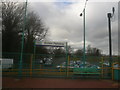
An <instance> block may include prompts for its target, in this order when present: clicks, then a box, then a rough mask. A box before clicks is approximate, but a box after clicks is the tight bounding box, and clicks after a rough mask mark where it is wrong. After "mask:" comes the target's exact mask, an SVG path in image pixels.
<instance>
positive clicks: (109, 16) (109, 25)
mask: <svg viewBox="0 0 120 90" xmlns="http://www.w3.org/2000/svg"><path fill="white" fill-rule="evenodd" d="M114 12H115V8H114V7H113V8H112V13H107V17H108V29H109V66H110V67H111V66H112V40H111V18H112V17H113V15H114Z"/></svg>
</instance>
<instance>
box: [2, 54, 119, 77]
mask: <svg viewBox="0 0 120 90" xmlns="http://www.w3.org/2000/svg"><path fill="white" fill-rule="evenodd" d="M2 56H3V57H2V58H4V59H13V63H12V65H11V66H10V67H9V68H3V69H2V75H3V77H62V78H75V77H80V78H100V79H101V78H109V79H111V73H112V67H109V65H108V60H109V58H108V57H101V56H99V57H98V56H87V57H86V60H85V66H83V58H82V57H80V56H71V55H68V56H67V57H66V55H57V56H55V55H51V54H47V55H46V54H36V55H34V54H25V53H24V54H23V59H22V68H20V63H19V62H20V53H3V55H2ZM117 58H118V57H114V58H113V59H114V60H113V62H116V61H117ZM3 65H5V63H2V66H3ZM76 70H78V71H77V72H76ZM98 73H99V74H98ZM96 76H97V77H96Z"/></svg>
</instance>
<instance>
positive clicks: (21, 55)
mask: <svg viewBox="0 0 120 90" xmlns="http://www.w3.org/2000/svg"><path fill="white" fill-rule="evenodd" d="M26 12H27V0H26V3H25V15H24V23H23V31H22V43H21V54H20V63H19V76H21V75H22V61H23V49H24V31H25V26H26Z"/></svg>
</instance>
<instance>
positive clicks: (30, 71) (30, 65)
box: [30, 54, 33, 76]
mask: <svg viewBox="0 0 120 90" xmlns="http://www.w3.org/2000/svg"><path fill="white" fill-rule="evenodd" d="M32 60H33V54H32V55H31V58H30V76H32V71H33V70H32Z"/></svg>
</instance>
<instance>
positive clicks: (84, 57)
mask: <svg viewBox="0 0 120 90" xmlns="http://www.w3.org/2000/svg"><path fill="white" fill-rule="evenodd" d="M87 1H88V0H86V2H85V6H84V9H83V12H82V13H83V30H84V31H83V35H84V39H83V41H84V43H83V66H85V61H86V56H85V51H86V50H85V8H86V5H87ZM82 13H81V14H80V16H82Z"/></svg>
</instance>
